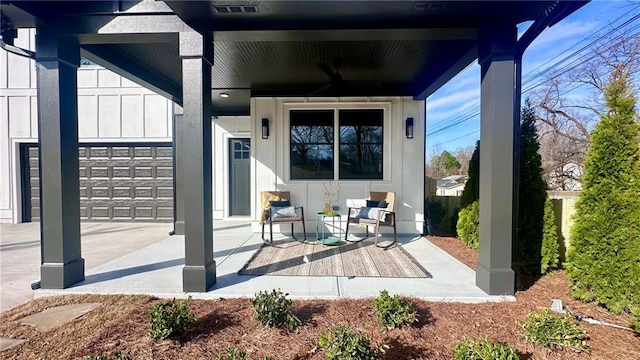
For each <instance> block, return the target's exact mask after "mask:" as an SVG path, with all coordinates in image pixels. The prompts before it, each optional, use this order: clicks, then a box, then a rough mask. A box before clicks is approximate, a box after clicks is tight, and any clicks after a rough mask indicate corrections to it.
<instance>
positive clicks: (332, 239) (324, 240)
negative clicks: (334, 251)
mask: <svg viewBox="0 0 640 360" xmlns="http://www.w3.org/2000/svg"><path fill="white" fill-rule="evenodd" d="M327 218H330V219H331V222H330V224H331V229H330V230H329V231H327V230H326V229H325V226H324V225H325V224H327V225H328V224H329V222H325V219H327ZM336 225H337V226H338V227H337V229H338V232H337V233H338V236H335V235H334V231H335V229H336ZM343 235H344V230H342V215H340V213H337V212H334V213H333V214H325V213H321V212H319V213H316V239H317V240H318V242H319V243H321V244H323V245H337V244H339V243H340V242H341V241H342V236H343Z"/></svg>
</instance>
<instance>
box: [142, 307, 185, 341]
mask: <svg viewBox="0 0 640 360" xmlns="http://www.w3.org/2000/svg"><path fill="white" fill-rule="evenodd" d="M190 302H191V297H189V299H188V300H187V301H186V302H182V303H180V304H178V303H176V299H173V300H172V301H166V302H161V303H158V304H155V305H153V306H152V307H151V309H150V310H149V316H150V317H151V337H152V338H153V339H156V340H164V339H169V338H177V337H180V336H182V335H183V334H184V333H185V331H186V329H187V327H188V326H190V325H192V324H193V323H195V322H196V320H197V319H196V316H195V315H193V313H192V312H191V309H190V308H189V304H190Z"/></svg>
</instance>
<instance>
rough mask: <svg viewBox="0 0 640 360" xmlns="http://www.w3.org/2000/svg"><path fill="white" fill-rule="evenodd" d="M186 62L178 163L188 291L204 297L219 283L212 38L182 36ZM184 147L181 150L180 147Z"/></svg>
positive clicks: (182, 54)
mask: <svg viewBox="0 0 640 360" xmlns="http://www.w3.org/2000/svg"><path fill="white" fill-rule="evenodd" d="M180 57H181V59H182V88H183V90H182V93H183V111H184V114H183V116H182V121H180V122H179V123H178V124H177V127H179V128H180V127H181V129H180V130H179V131H178V132H177V134H176V135H177V136H178V137H179V138H177V142H178V144H179V147H178V149H177V151H180V152H182V151H184V153H182V154H180V153H178V155H177V159H178V164H179V163H180V162H181V163H182V165H178V166H179V171H178V176H179V178H180V175H179V174H180V171H184V174H185V176H184V177H183V179H184V182H183V184H182V186H181V187H182V193H183V194H184V216H185V218H184V226H185V266H184V269H183V271H182V287H183V290H184V291H185V292H194V291H197V292H205V291H207V290H208V289H209V288H210V287H211V286H212V285H213V284H214V283H215V281H216V263H215V261H214V260H213V213H212V206H213V201H212V169H211V151H212V148H211V66H212V63H213V38H212V37H211V36H210V35H208V34H205V35H202V34H199V33H197V32H182V33H180ZM180 143H181V145H180Z"/></svg>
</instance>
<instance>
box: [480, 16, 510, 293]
mask: <svg viewBox="0 0 640 360" xmlns="http://www.w3.org/2000/svg"><path fill="white" fill-rule="evenodd" d="M516 35H517V32H516V27H515V25H513V26H503V27H497V28H492V29H485V30H483V31H482V32H481V34H480V47H479V57H478V62H479V63H480V66H481V76H482V79H481V82H482V85H481V115H480V122H481V124H480V249H479V261H478V268H477V269H476V284H477V285H478V287H480V288H481V289H482V290H484V291H485V292H486V293H488V294H491V295H511V294H513V293H514V289H515V286H514V285H515V284H514V280H515V279H514V272H513V270H512V269H511V256H512V241H513V240H512V220H513V208H512V204H513V169H514V167H513V165H514V164H513V139H514V99H515V96H514V95H515V91H514V89H515V67H514V58H515V51H516Z"/></svg>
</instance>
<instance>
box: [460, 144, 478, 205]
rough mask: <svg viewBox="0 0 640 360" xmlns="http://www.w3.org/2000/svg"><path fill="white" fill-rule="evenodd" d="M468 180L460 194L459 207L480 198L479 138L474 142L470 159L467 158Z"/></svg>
mask: <svg viewBox="0 0 640 360" xmlns="http://www.w3.org/2000/svg"><path fill="white" fill-rule="evenodd" d="M468 173H469V180H467V183H466V184H465V185H464V190H462V196H460V208H461V209H464V208H466V207H467V206H469V205H471V204H473V203H474V202H475V201H478V200H480V140H478V141H477V142H476V148H475V150H473V154H472V155H471V160H469V171H468Z"/></svg>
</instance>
